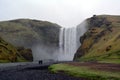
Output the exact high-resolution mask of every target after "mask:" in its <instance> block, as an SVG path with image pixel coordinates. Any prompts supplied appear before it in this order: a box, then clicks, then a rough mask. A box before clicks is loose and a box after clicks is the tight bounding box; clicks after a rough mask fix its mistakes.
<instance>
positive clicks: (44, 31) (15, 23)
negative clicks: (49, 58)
mask: <svg viewBox="0 0 120 80" xmlns="http://www.w3.org/2000/svg"><path fill="white" fill-rule="evenodd" d="M59 28H60V26H59V25H57V24H54V23H50V22H48V21H38V20H30V19H17V20H11V21H3V22H0V36H1V37H2V38H3V39H5V40H6V41H8V42H10V43H12V44H13V45H15V46H24V47H29V48H31V47H32V46H33V45H35V44H37V43H42V44H46V45H52V46H57V45H58V41H59Z"/></svg>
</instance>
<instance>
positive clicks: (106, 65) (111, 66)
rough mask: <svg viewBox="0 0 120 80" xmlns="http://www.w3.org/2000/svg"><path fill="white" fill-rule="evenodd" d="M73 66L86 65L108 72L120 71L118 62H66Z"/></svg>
mask: <svg viewBox="0 0 120 80" xmlns="http://www.w3.org/2000/svg"><path fill="white" fill-rule="evenodd" d="M67 64H69V65H73V66H86V67H89V68H91V69H95V70H103V71H110V72H120V64H111V63H90V62H89V63H88V62H86V63H80V62H69V63H67Z"/></svg>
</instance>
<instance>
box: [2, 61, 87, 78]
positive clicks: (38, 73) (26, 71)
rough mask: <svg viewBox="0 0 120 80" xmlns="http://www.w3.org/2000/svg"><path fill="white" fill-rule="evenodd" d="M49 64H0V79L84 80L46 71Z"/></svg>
mask: <svg viewBox="0 0 120 80" xmlns="http://www.w3.org/2000/svg"><path fill="white" fill-rule="evenodd" d="M49 65H50V64H30V63H29V64H26V65H25V64H24V65H20V64H19V65H15V66H9V67H5V66H4V67H1V66H0V80H86V79H82V78H75V77H71V76H68V75H65V74H60V73H59V74H53V73H51V72H49V71H48V66H49Z"/></svg>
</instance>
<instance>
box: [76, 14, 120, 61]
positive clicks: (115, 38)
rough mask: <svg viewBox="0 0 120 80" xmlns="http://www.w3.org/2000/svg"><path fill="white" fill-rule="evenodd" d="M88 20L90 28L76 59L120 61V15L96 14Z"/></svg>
mask: <svg viewBox="0 0 120 80" xmlns="http://www.w3.org/2000/svg"><path fill="white" fill-rule="evenodd" d="M86 22H87V24H88V25H87V27H88V30H87V31H86V33H84V35H83V36H82V37H81V38H80V42H81V46H80V47H79V49H78V50H77V52H76V54H75V56H74V60H84V61H92V60H93V61H107V60H113V61H114V60H116V61H120V42H119V41H120V16H110V15H101V16H96V15H94V16H93V17H91V18H89V19H87V20H86Z"/></svg>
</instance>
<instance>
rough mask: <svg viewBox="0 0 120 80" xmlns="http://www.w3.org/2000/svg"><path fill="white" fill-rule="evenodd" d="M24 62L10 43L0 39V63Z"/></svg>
mask: <svg viewBox="0 0 120 80" xmlns="http://www.w3.org/2000/svg"><path fill="white" fill-rule="evenodd" d="M17 61H26V60H25V59H24V58H23V57H22V56H21V55H20V54H19V52H18V51H17V49H16V48H15V47H14V46H13V45H11V44H10V43H8V42H6V41H4V40H3V39H2V38H0V63H1V62H17Z"/></svg>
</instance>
